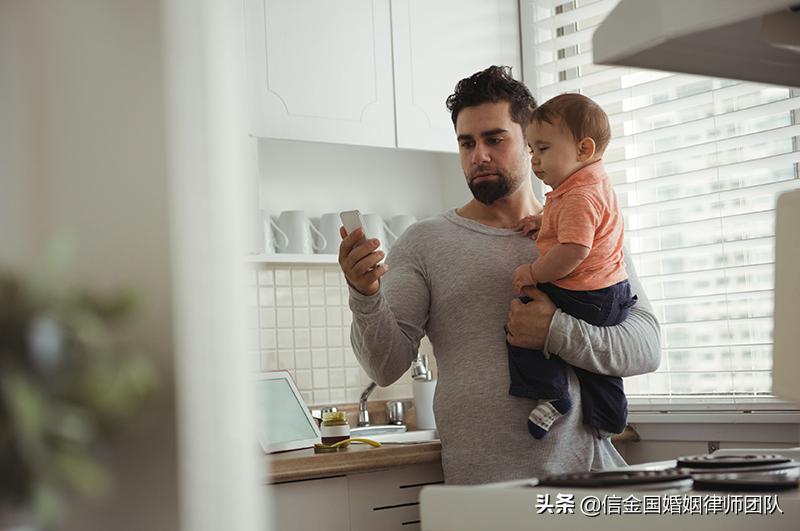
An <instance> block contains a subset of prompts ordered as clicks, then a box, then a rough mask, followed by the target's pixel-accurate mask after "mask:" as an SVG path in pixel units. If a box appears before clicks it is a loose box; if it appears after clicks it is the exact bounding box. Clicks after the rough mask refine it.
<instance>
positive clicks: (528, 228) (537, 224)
mask: <svg viewBox="0 0 800 531" xmlns="http://www.w3.org/2000/svg"><path fill="white" fill-rule="evenodd" d="M543 217H544V216H543V215H542V214H536V215H535V216H525V217H524V218H522V219H521V220H519V223H517V226H516V228H515V229H514V230H515V231H517V232H519V231H522V234H523V235H525V236H527V235H528V233H529V232H532V233H533V234H531V239H532V240H535V239H536V238H538V237H539V229H541V228H542V218H543Z"/></svg>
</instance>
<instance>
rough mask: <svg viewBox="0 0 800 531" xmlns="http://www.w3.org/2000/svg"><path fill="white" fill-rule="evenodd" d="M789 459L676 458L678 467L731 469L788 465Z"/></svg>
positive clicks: (749, 456)
mask: <svg viewBox="0 0 800 531" xmlns="http://www.w3.org/2000/svg"><path fill="white" fill-rule="evenodd" d="M790 462H792V460H791V459H789V458H788V457H782V456H780V455H774V454H772V455H770V454H742V455H720V456H715V455H714V454H707V455H691V456H688V457H679V458H678V467H683V468H733V467H742V468H744V467H760V466H765V465H776V464H782V463H790Z"/></svg>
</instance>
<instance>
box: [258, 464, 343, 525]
mask: <svg viewBox="0 0 800 531" xmlns="http://www.w3.org/2000/svg"><path fill="white" fill-rule="evenodd" d="M271 491H272V496H273V505H272V507H274V510H273V511H272V512H273V521H272V523H273V525H272V526H271V529H296V530H300V529H307V530H309V531H311V530H315V529H319V530H323V529H324V530H325V531H349V530H350V508H349V507H348V493H347V478H346V477H337V478H325V479H314V480H310V481H295V482H292V483H279V484H277V485H272V488H271Z"/></svg>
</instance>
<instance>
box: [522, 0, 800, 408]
mask: <svg viewBox="0 0 800 531" xmlns="http://www.w3.org/2000/svg"><path fill="white" fill-rule="evenodd" d="M616 4H617V0H579V1H573V2H568V3H563V0H532V1H528V2H523V4H522V9H521V14H522V16H523V24H522V37H523V57H524V64H525V65H526V70H525V72H524V79H525V81H526V83H527V84H528V85H529V87H530V88H531V90H532V91H533V92H534V95H535V96H536V98H537V101H539V102H544V101H546V100H548V99H550V98H551V97H553V96H555V95H557V94H562V93H565V92H580V93H582V94H585V95H587V96H589V97H591V98H593V99H594V100H595V101H597V102H598V103H600V104H601V105H602V106H603V108H604V109H605V110H606V112H607V113H608V115H609V118H610V120H611V124H612V128H613V139H612V141H611V144H610V145H609V147H608V149H607V151H606V154H605V156H604V160H605V165H606V169H607V170H608V173H609V175H610V176H611V179H612V182H613V183H614V186H615V189H616V191H617V195H618V197H619V200H620V204H621V206H622V208H623V213H624V217H625V229H626V245H627V247H628V249H629V250H630V251H631V253H632V255H633V258H634V260H635V265H636V268H637V271H638V273H639V276H640V277H641V280H642V282H643V284H644V287H645V290H646V291H647V294H648V296H649V297H650V299H651V301H652V302H653V306H654V308H655V310H656V313H657V315H658V318H659V320H660V322H661V327H662V338H661V339H662V348H663V355H662V362H661V368H660V369H659V370H658V371H657V372H656V373H654V374H649V375H644V376H639V377H635V378H630V379H628V380H627V381H626V390H627V392H628V394H629V395H640V396H656V395H658V396H664V395H667V396H679V395H727V396H730V395H733V396H734V397H737V396H740V397H752V396H756V395H766V394H769V392H770V390H771V376H770V371H771V368H772V311H773V284H774V217H775V213H774V210H775V202H776V199H777V196H778V195H779V194H780V193H782V192H784V191H786V190H793V189H796V188H800V181H799V180H798V166H799V165H800V151H798V137H800V120H798V119H797V118H798V111H800V91H798V90H794V93H793V90H792V89H788V88H782V87H774V86H769V85H761V84H757V83H745V82H738V81H731V80H723V79H713V78H706V77H700V76H690V75H682V74H672V73H667V72H657V71H646V70H637V69H631V68H621V67H608V66H599V65H594V64H593V63H592V34H593V32H594V29H595V28H596V27H597V25H598V24H599V23H600V22H601V21H602V20H603V18H604V17H605V15H606V14H607V13H608V12H609V11H610V10H611V9H613V8H614V7H615V5H616Z"/></svg>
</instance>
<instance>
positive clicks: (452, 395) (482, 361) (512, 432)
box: [350, 210, 661, 484]
mask: <svg viewBox="0 0 800 531" xmlns="http://www.w3.org/2000/svg"><path fill="white" fill-rule="evenodd" d="M538 254H539V253H538V251H537V250H536V242H535V241H533V240H531V238H530V237H526V236H523V235H522V234H521V233H520V232H515V231H514V230H512V229H498V228H494V227H488V226H486V225H482V224H480V223H477V222H475V221H471V220H468V219H465V218H462V217H460V216H459V215H458V214H456V212H455V210H450V211H448V212H445V213H444V214H442V215H439V216H436V217H433V218H429V219H426V220H423V221H420V222H418V223H416V224H415V225H413V226H412V227H410V228H409V229H407V230H406V232H405V233H404V234H403V235H402V236H401V237H400V238H399V239H398V241H397V242H396V243H395V244H394V246H393V247H392V250H391V252H390V253H389V256H388V257H387V259H386V263H387V265H388V266H389V270H388V272H387V273H386V275H384V276H383V277H382V278H381V287H380V290H379V291H378V292H377V293H376V294H374V295H371V296H365V295H362V294H361V293H359V292H358V291H356V290H355V289H353V288H351V289H350V308H351V310H352V311H353V325H352V329H351V339H352V345H353V349H354V351H355V353H356V357H357V358H358V360H359V362H360V363H361V365H362V367H363V368H364V370H365V371H366V372H367V374H368V375H369V376H370V377H371V378H372V379H373V380H374V381H375V382H377V383H378V385H381V386H386V385H389V384H391V383H392V382H394V381H396V380H397V379H398V378H400V377H401V376H402V375H403V374H404V373H405V372H406V370H408V368H409V366H410V365H411V362H412V361H413V360H414V358H415V357H416V354H417V351H418V348H419V344H420V340H421V339H422V337H423V336H424V335H425V334H426V333H427V335H428V337H429V339H430V341H431V344H432V345H433V351H434V355H435V358H436V362H437V365H438V370H439V374H438V383H437V386H436V394H435V398H434V412H435V415H436V424H437V428H438V430H439V436H440V437H441V440H442V466H443V468H444V473H445V481H446V482H447V483H448V484H478V483H487V482H495V481H507V480H513V479H522V478H533V477H541V476H544V475H548V474H559V473H566V472H585V471H590V470H602V469H606V468H612V467H616V466H621V465H624V464H625V462H624V461H623V459H622V457H621V456H620V455H619V453H617V451H616V449H615V448H614V447H613V445H612V444H611V442H610V440H609V439H599V438H598V437H597V435H596V433H595V432H594V429H593V428H589V427H588V426H585V425H584V424H583V422H582V415H581V398H580V388H579V383H578V380H577V378H576V377H575V374H574V372H573V371H572V370H571V369H570V370H569V374H568V378H569V385H570V398H571V400H572V410H571V411H570V412H569V413H568V414H567V415H565V416H564V417H562V418H561V419H560V420H559V421H558V422H557V423H556V424H555V425H553V427H552V428H551V430H550V431H549V433H548V434H547V436H546V437H544V438H543V439H541V440H536V439H534V438H533V437H532V436H531V435H530V434H529V433H528V429H527V418H528V414H529V413H530V411H531V409H532V408H533V407H534V405H535V402H534V401H533V400H530V399H526V398H519V397H515V396H511V395H509V394H508V387H509V383H510V376H509V371H508V358H507V354H506V345H505V332H504V331H503V325H504V324H505V323H506V321H507V318H508V311H509V307H510V306H509V305H510V302H511V300H512V299H513V298H514V297H515V295H514V290H513V286H512V284H511V275H512V273H513V272H514V269H515V268H516V267H517V266H519V265H521V264H523V263H531V262H533V261H534V260H535V259H536V258H537V257H538ZM626 264H627V272H628V277H629V280H630V283H631V289H632V292H633V293H634V294H636V295H638V297H639V302H638V303H637V304H636V305H635V306H634V307H633V308H632V310H631V313H630V316H629V317H628V319H627V320H626V321H625V322H624V323H622V324H621V325H618V326H612V327H596V326H592V325H589V324H587V323H586V322H584V321H581V320H579V319H576V318H574V317H571V316H569V315H567V314H565V313H563V312H561V311H560V310H557V311H556V313H555V315H554V317H553V321H552V324H551V325H550V331H549V333H548V336H547V340H546V344H545V351H546V352H547V353H549V354H550V355H557V356H560V357H561V358H562V359H563V360H565V361H566V362H567V363H569V364H570V365H574V366H577V367H581V368H584V369H587V370H589V371H592V372H596V373H601V374H607V375H611V376H631V375H635V374H643V373H646V372H651V371H654V370H655V369H656V368H658V365H659V362H660V359H661V352H660V341H659V335H660V331H659V325H658V321H657V320H656V317H655V315H654V313H653V310H652V307H651V305H650V301H649V300H648V299H647V296H646V295H645V293H644V291H643V290H642V286H641V284H640V282H639V278H638V277H637V275H636V271H635V270H634V268H633V265H632V262H631V260H630V258H629V257H628V256H626Z"/></svg>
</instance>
